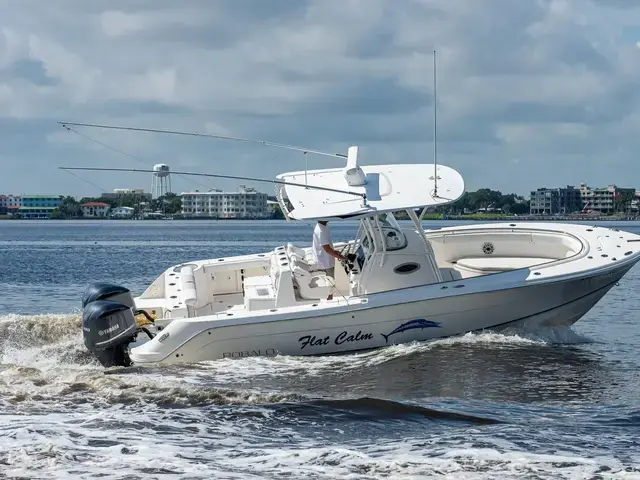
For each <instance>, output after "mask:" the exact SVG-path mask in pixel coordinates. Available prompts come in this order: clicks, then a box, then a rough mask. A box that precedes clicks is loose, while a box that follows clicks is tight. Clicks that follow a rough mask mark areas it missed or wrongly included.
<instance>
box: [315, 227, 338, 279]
mask: <svg viewBox="0 0 640 480" xmlns="http://www.w3.org/2000/svg"><path fill="white" fill-rule="evenodd" d="M323 245H331V232H330V231H329V226H328V225H321V224H320V223H316V228H314V229H313V253H314V254H315V256H316V260H317V261H318V267H319V268H321V269H323V270H324V269H326V268H333V267H334V266H335V258H334V257H332V256H331V255H329V254H328V253H327V252H325V251H324V248H322V246H323Z"/></svg>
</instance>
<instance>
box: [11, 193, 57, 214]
mask: <svg viewBox="0 0 640 480" xmlns="http://www.w3.org/2000/svg"><path fill="white" fill-rule="evenodd" d="M63 199H64V196H62V195H22V196H21V199H20V208H19V209H18V213H20V215H22V216H23V217H24V218H50V217H51V214H52V213H53V211H54V210H55V209H57V208H59V207H60V205H62V200H63Z"/></svg>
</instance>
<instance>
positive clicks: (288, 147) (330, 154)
mask: <svg viewBox="0 0 640 480" xmlns="http://www.w3.org/2000/svg"><path fill="white" fill-rule="evenodd" d="M58 123H59V124H60V125H62V126H63V127H65V128H66V127H67V125H73V126H77V127H92V128H107V129H112V130H131V131H135V132H151V133H165V134H169V135H186V136H189V137H205V138H217V139H219V140H235V141H237V142H247V143H259V144H261V145H266V146H268V147H278V148H286V149H288V150H295V151H297V152H303V153H314V154H316V155H324V156H326V157H339V158H347V156H346V155H345V154H343V153H328V152H320V151H318V150H310V149H308V148H302V147H296V146H295V145H286V144H283V143H274V142H266V141H264V140H252V139H249V138H240V137H230V136H225V135H214V134H211V133H194V132H178V131H175V130H160V129H155V128H136V127H122V126H116V125H97V124H93V123H73V122H58Z"/></svg>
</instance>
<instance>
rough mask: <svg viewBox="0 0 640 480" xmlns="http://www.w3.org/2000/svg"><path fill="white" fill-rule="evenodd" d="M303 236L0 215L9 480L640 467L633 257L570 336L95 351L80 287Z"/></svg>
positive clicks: (231, 226) (135, 278) (2, 459)
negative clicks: (86, 333) (165, 357)
mask: <svg viewBox="0 0 640 480" xmlns="http://www.w3.org/2000/svg"><path fill="white" fill-rule="evenodd" d="M427 225H428V227H429V228H431V227H440V226H444V225H445V224H444V223H428V224H427ZM607 226H610V225H607ZM616 227H619V228H623V229H627V230H630V231H632V232H635V233H638V232H640V224H637V223H621V224H619V225H616ZM355 228H356V226H355V224H353V223H352V224H347V225H344V226H343V225H338V224H337V223H335V224H334V225H333V226H332V233H333V236H334V240H336V241H337V240H345V239H347V238H349V236H350V235H353V234H354V233H355ZM311 230H312V226H311V225H304V224H287V223H284V222H234V221H228V222H224V221H220V222H195V221H194V222H178V221H170V222H159V221H158V222H156V221H153V222H152V221H147V222H128V221H123V222H113V221H111V222H103V223H101V222H97V221H96V222H91V221H86V222H53V221H45V222H38V221H25V222H22V221H4V222H0V292H1V293H0V406H1V410H0V412H1V413H0V478H17V477H23V478H97V477H99V478H108V479H111V478H113V479H116V478H122V479H124V478H127V479H132V478H145V479H146V478H172V479H173V478H184V479H186V478H190V479H196V478H198V479H211V478H217V479H257V478H269V479H279V478H287V479H289V478H295V479H325V478H326V479H329V478H344V479H372V478H393V479H403V478H431V477H445V478H464V479H466V478H470V479H476V478H594V479H595V478H625V479H627V478H640V435H639V432H640V356H639V355H638V352H639V351H640V327H639V326H638V323H639V321H640V318H639V316H640V314H639V309H640V300H639V299H638V295H637V291H638V287H639V286H640V269H639V268H638V267H634V269H633V270H632V271H631V272H630V273H629V274H628V275H627V276H626V277H625V278H624V279H623V281H622V282H621V283H620V285H619V286H618V287H616V288H614V289H613V290H612V291H611V292H610V293H609V294H608V295H607V296H606V297H605V298H604V299H603V300H602V302H601V303H600V304H598V305H597V306H596V307H595V308H594V309H593V310H592V311H591V312H590V313H589V314H588V315H587V316H586V317H584V318H583V319H581V320H580V322H578V324H576V325H575V326H574V328H573V329H572V330H545V331H539V332H535V334H529V335H528V336H525V335H523V334H522V333H519V332H517V331H516V332H510V333H509V334H508V335H498V334H490V333H482V334H474V335H464V336H461V337H458V338H452V339H446V340H441V341H435V342H431V343H424V344H411V345H402V346H393V347H389V348H386V349H381V350H378V351H374V352H368V353H361V354H351V355H340V356H333V357H318V358H294V357H277V358H247V359H244V360H222V361H216V362H210V363H205V364H200V365H189V366H176V367H170V368H166V367H165V368H133V369H131V370H120V371H116V372H115V373H109V374H105V372H104V369H103V368H101V367H100V366H99V365H97V364H96V363H95V362H94V361H93V360H92V359H91V358H90V357H89V356H88V355H87V354H86V353H85V351H84V346H83V344H82V336H81V333H80V313H79V304H80V296H81V294H82V291H83V290H84V288H85V286H86V285H87V283H89V282H92V281H96V280H104V281H111V282H115V283H120V284H123V285H126V286H128V287H129V288H131V289H132V290H133V291H134V293H136V294H138V293H140V292H141V291H142V289H143V288H145V287H146V286H147V285H148V284H149V283H150V282H151V281H152V280H153V279H154V278H155V277H156V276H157V275H159V274H160V273H161V272H162V271H163V270H164V269H165V268H167V267H168V266H171V265H173V264H176V263H179V262H183V261H188V260H193V259H201V258H207V257H217V256H228V255H236V254H243V253H249V252H254V251H258V250H261V251H265V250H269V249H271V248H274V247H275V246H277V245H279V244H282V243H284V242H286V241H292V242H294V243H298V244H309V243H310V239H311Z"/></svg>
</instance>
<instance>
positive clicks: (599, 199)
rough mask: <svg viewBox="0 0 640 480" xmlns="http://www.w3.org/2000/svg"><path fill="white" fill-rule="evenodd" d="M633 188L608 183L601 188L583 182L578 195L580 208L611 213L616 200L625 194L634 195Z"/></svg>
mask: <svg viewBox="0 0 640 480" xmlns="http://www.w3.org/2000/svg"><path fill="white" fill-rule="evenodd" d="M635 193H636V189H635V188H620V187H618V186H616V185H609V186H607V187H602V188H592V187H589V186H587V185H585V184H584V183H583V184H581V185H580V196H581V199H582V208H583V209H585V210H593V211H596V212H601V213H613V212H615V211H616V209H617V207H618V206H619V205H618V202H619V201H620V199H622V198H623V197H625V196H628V197H629V198H630V202H629V203H631V197H632V196H635Z"/></svg>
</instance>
